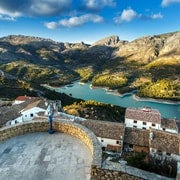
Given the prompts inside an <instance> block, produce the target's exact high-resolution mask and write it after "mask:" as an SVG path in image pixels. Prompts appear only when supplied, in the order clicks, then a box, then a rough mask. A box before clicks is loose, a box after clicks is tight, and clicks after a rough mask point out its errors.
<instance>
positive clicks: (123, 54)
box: [0, 32, 180, 100]
mask: <svg viewBox="0 0 180 180" xmlns="http://www.w3.org/2000/svg"><path fill="white" fill-rule="evenodd" d="M179 47H180V32H173V33H167V34H162V35H154V36H146V37H141V38H138V39H135V40H133V41H131V42H128V41H125V40H121V39H120V38H119V37H118V36H110V37H106V38H104V39H101V40H99V41H97V42H95V43H93V44H92V45H89V44H85V43H84V42H80V43H62V42H55V41H52V40H50V39H43V38H38V37H30V36H22V35H19V36H14V35H11V36H7V37H2V38H0V70H2V71H3V72H5V73H8V74H9V75H12V76H13V77H14V78H18V79H19V80H23V81H25V82H27V83H30V84H31V85H33V86H35V87H36V88H37V87H38V86H39V85H40V84H45V83H46V84H50V85H57V86H59V85H61V84H67V83H70V82H72V81H74V80H77V79H81V80H82V81H84V82H86V81H92V85H94V86H105V87H109V88H112V89H118V90H119V92H120V93H124V92H128V91H131V90H133V89H139V90H140V91H139V92H140V93H139V95H140V96H145V97H155V98H166V99H174V100H177V99H179V98H180V97H179V96H180V95H179V91H178V88H179V86H180V85H179V77H180V76H179V69H180V59H179V58H180V49H179ZM165 81H166V82H171V85H170V89H171V93H165V94H166V95H165V96H161V95H159V89H158V88H159V87H158V86H155V87H154V89H153V92H152V93H151V94H149V92H147V89H148V87H150V86H151V85H153V84H156V83H158V82H165ZM163 87H164V88H162V89H161V92H162V91H163V92H164V91H169V88H167V87H166V86H163Z"/></svg>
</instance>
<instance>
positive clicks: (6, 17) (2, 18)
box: [0, 14, 15, 21]
mask: <svg viewBox="0 0 180 180" xmlns="http://www.w3.org/2000/svg"><path fill="white" fill-rule="evenodd" d="M0 20H5V21H14V20H15V19H14V18H13V17H9V16H5V15H2V14H0Z"/></svg>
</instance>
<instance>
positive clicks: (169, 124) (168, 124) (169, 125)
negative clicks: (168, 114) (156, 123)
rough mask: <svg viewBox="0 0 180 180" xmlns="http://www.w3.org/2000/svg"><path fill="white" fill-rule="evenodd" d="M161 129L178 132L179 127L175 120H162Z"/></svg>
mask: <svg viewBox="0 0 180 180" xmlns="http://www.w3.org/2000/svg"><path fill="white" fill-rule="evenodd" d="M161 127H162V128H166V129H173V130H176V131H178V127H177V124H176V121H175V120H174V119H161Z"/></svg>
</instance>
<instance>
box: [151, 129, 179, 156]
mask: <svg viewBox="0 0 180 180" xmlns="http://www.w3.org/2000/svg"><path fill="white" fill-rule="evenodd" d="M152 133H153V135H154V138H153V140H152V141H151V143H150V144H151V145H150V147H151V148H154V149H157V150H160V151H162V152H163V151H165V152H167V153H171V154H172V153H173V154H180V134H174V133H168V132H165V131H157V130H152Z"/></svg>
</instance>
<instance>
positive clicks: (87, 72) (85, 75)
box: [75, 66, 93, 82]
mask: <svg viewBox="0 0 180 180" xmlns="http://www.w3.org/2000/svg"><path fill="white" fill-rule="evenodd" d="M75 71H76V72H77V73H78V74H79V75H80V77H81V82H87V81H89V80H91V79H92V77H93V69H92V67H91V66H88V67H82V68H78V69H76V70H75Z"/></svg>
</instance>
